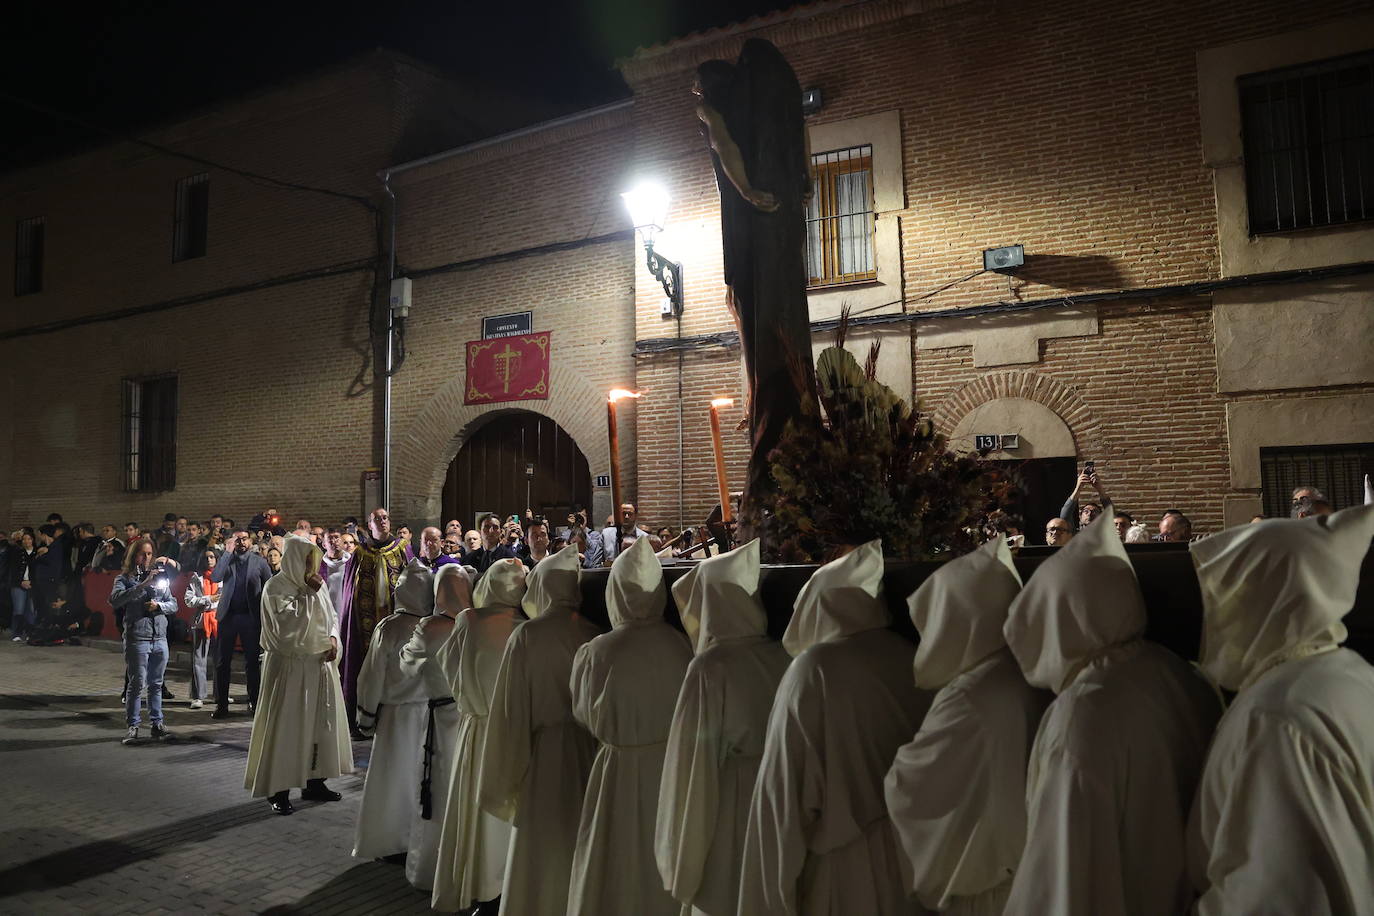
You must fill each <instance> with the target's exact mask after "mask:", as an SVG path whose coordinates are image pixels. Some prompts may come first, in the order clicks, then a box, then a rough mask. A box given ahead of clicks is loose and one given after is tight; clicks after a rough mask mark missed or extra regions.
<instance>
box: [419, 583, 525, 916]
mask: <svg viewBox="0 0 1374 916" xmlns="http://www.w3.org/2000/svg"><path fill="white" fill-rule="evenodd" d="M524 596H525V567H524V566H523V565H522V564H521V563H520V561H519V560H515V559H505V560H498V561H497V562H495V563H493V564H492V565H491V566H490V567H489V568H488V569H487V571H486V572H485V573H483V574H482V578H481V579H480V580H478V582H477V588H476V589H475V591H474V592H473V596H472V603H473V605H474V607H472V608H469V609H468V610H466V611H463V612H462V613H461V614H459V615H458V619H457V620H456V621H454V624H453V633H452V634H451V635H450V636H449V638H448V642H446V643H444V645H443V648H441V649H440V650H439V657H438V661H439V665H440V667H441V668H443V669H444V673H445V674H447V675H448V682H449V687H450V688H451V689H452V690H453V698H454V700H456V701H457V705H458V740H457V744H456V746H455V750H454V752H453V757H454V760H453V770H452V774H451V778H450V781H449V788H448V798H447V800H446V801H447V804H446V806H445V810H444V824H443V828H442V829H443V832H442V833H441V834H440V836H439V858H438V862H437V863H436V865H435V873H434V893H433V895H432V897H431V901H430V905H431V906H433V907H434V909H436V910H441V911H445V912H452V911H455V910H459V909H462V908H464V907H467V906H470V905H471V904H472V903H473V902H474V901H484V900H492V899H494V898H496V897H498V896H500V894H501V882H502V879H503V877H504V875H505V870H506V852H507V849H508V848H509V846H510V825H509V824H507V823H506V822H505V821H503V820H501V819H499V818H495V817H492V816H491V815H490V814H487V813H486V812H485V811H483V810H482V808H481V806H480V805H479V802H478V796H477V792H478V787H479V786H480V785H481V783H482V772H481V770H482V747H483V745H484V744H485V742H486V735H487V722H488V717H489V715H490V713H491V696H492V691H493V690H495V689H496V674H497V672H498V671H499V670H500V668H501V657H502V656H503V655H504V654H505V651H506V641H507V640H508V639H510V636H511V633H513V632H514V631H515V627H516V625H517V624H518V623H519V622H520V621H522V620H524V619H525V618H524V615H523V614H522V613H521V612H520V602H521V599H522V598H524Z"/></svg>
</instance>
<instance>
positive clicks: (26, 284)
mask: <svg viewBox="0 0 1374 916" xmlns="http://www.w3.org/2000/svg"><path fill="white" fill-rule="evenodd" d="M44 228H45V224H44V221H43V217H41V216H35V217H33V218H32V219H21V220H20V221H19V223H18V224H17V225H16V226H15V228H14V294H15V295H16V296H27V295H29V294H30V293H38V292H42V291H43V232H44Z"/></svg>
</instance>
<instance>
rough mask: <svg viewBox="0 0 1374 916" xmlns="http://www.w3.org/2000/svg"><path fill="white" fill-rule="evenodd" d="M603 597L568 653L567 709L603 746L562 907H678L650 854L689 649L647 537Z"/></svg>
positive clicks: (589, 912) (666, 913)
mask: <svg viewBox="0 0 1374 916" xmlns="http://www.w3.org/2000/svg"><path fill="white" fill-rule="evenodd" d="M606 604H607V610H608V611H609V615H610V618H611V625H612V627H614V629H613V630H612V631H611V632H610V633H606V634H604V635H601V636H598V637H596V638H595V639H593V640H592V641H591V642H589V643H586V644H585V645H583V646H582V647H581V648H580V649H578V650H577V655H576V657H575V658H574V659H573V668H572V679H571V680H572V702H573V717H574V718H575V719H577V721H578V722H580V723H582V724H583V725H584V726H585V727H586V728H587V730H588V731H590V732H591V733H592V735H594V736H595V737H596V739H597V740H598V741H600V742H601V748H600V749H599V750H598V751H597V752H596V761H595V763H594V764H593V765H592V772H591V776H590V778H589V780H588V783H587V793H586V796H585V797H584V798H583V802H582V813H581V819H580V822H579V826H578V831H577V849H576V852H575V853H574V855H573V866H572V874H571V877H570V879H569V882H568V916H609V914H611V913H616V914H620V913H624V914H635V916H660V914H661V916H678V913H679V911H680V909H681V908H680V906H679V905H678V903H677V902H676V901H674V900H673V898H672V897H671V896H669V895H668V893H667V892H666V891H665V890H664V889H663V881H662V879H661V878H660V877H659V874H658V868H657V866H656V864H655V862H654V820H655V815H656V811H657V807H658V788H659V781H660V779H661V777H662V773H663V754H664V750H665V748H666V745H667V740H668V729H669V727H670V726H671V725H672V720H673V707H674V705H675V704H676V703H677V695H678V689H679V688H680V687H681V686H682V678H683V675H684V674H685V673H686V671H687V663H688V662H690V661H691V659H692V649H691V645H690V643H688V641H687V637H686V636H685V635H683V634H682V633H681V632H679V631H677V630H675V629H673V628H672V627H671V626H669V625H668V623H667V621H665V620H664V619H663V610H664V608H665V607H666V605H667V591H666V588H665V586H664V584H663V571H662V567H661V566H660V564H659V562H658V559H657V558H655V557H654V555H653V548H652V546H651V545H650V543H649V539H648V538H641V539H639V540H638V541H636V542H635V545H634V547H632V548H630V549H629V550H626V551H623V552H622V553H621V554H620V556H618V557H616V559H615V562H614V563H613V564H612V566H611V575H610V577H609V580H608V582H607V587H606Z"/></svg>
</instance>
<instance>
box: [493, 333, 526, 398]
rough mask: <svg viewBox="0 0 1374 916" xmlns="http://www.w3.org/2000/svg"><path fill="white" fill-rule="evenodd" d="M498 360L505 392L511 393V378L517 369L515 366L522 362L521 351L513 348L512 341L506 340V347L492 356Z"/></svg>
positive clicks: (497, 364)
mask: <svg viewBox="0 0 1374 916" xmlns="http://www.w3.org/2000/svg"><path fill="white" fill-rule="evenodd" d="M492 359H493V360H494V361H495V362H496V371H497V373H498V374H499V375H500V377H501V384H502V386H503V393H504V394H510V378H511V375H512V374H513V373H514V371H515V366H517V365H519V362H520V351H518V350H512V349H511V346H510V341H507V342H506V349H504V350H502V351H501V352H500V353H497V354H495V355H493V356H492Z"/></svg>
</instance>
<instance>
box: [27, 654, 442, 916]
mask: <svg viewBox="0 0 1374 916" xmlns="http://www.w3.org/2000/svg"><path fill="white" fill-rule="evenodd" d="M122 674H123V660H122V658H121V656H120V655H119V654H117V653H114V652H108V651H103V650H102V649H100V648H94V647H90V646H80V647H77V646H57V647H51V648H37V647H29V646H23V645H18V644H16V643H12V642H9V641H8V640H5V641H4V642H3V643H0V774H3V786H4V789H5V798H4V805H3V807H0V913H25V914H27V913H85V912H92V913H97V912H98V913H102V914H105V913H110V914H113V913H138V914H153V913H263V912H266V913H322V914H323V913H377V914H382V913H411V912H413V913H427V912H430V910H429V907H428V903H429V896H428V894H425V893H422V892H419V891H416V890H414V889H413V888H411V887H410V885H409V884H407V883H406V880H405V876H404V874H403V870H402V868H401V867H400V866H397V865H387V864H384V863H380V862H360V861H358V860H357V859H353V858H352V857H351V856H350V855H349V851H350V850H351V848H352V845H353V828H354V824H355V821H356V817H357V811H358V801H359V798H360V796H361V792H362V781H363V780H362V777H363V768H364V767H365V766H366V764H367V753H368V750H369V747H370V745H368V744H366V743H362V742H359V743H356V744H355V745H354V755H355V758H356V762H357V763H358V764H359V770H358V772H357V773H355V774H354V775H352V776H345V777H342V778H339V779H335V780H333V781H331V783H330V784H331V786H332V787H333V788H335V789H338V790H339V791H340V792H342V793H343V796H344V798H343V801H341V802H336V803H332V804H320V803H311V802H301V803H299V804H298V805H297V808H296V813H295V814H294V815H292V816H291V817H278V816H275V815H273V814H271V813H270V811H269V810H268V807H267V802H266V801H263V800H259V799H253V798H251V797H250V796H249V795H248V793H247V792H245V791H244V789H243V770H244V762H245V760H246V758H247V753H248V737H249V732H250V728H251V726H250V720H249V719H248V718H247V717H246V716H235V717H234V718H231V719H227V720H222V721H216V720H212V719H211V718H210V708H209V707H207V708H205V709H203V710H191V709H188V708H187V700H186V697H187V694H188V692H189V691H188V676H187V673H186V672H185V671H184V670H182V671H175V670H173V671H170V672H169V675H168V684H169V686H170V687H171V689H172V690H173V692H175V693H176V695H177V699H175V700H170V701H167V703H166V704H165V715H166V724H167V728H168V729H169V730H170V731H171V732H172V734H173V736H174V740H171V741H168V742H165V743H154V742H147V743H145V744H142V745H139V746H135V747H124V746H123V745H121V744H120V743H119V739H120V738H121V737H123V734H124V730H125V727H124V711H123V707H122V706H121V705H120V703H119V685H120V679H121V677H122ZM236 680H237V678H236ZM234 693H235V694H241V693H242V688H238V689H236V690H235V691H234ZM232 708H233V709H234V710H236V711H238V710H243V709H245V707H244V706H243V705H242V704H238V705H235V706H234V707H232ZM145 723H146V719H145ZM293 795H294V793H293Z"/></svg>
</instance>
